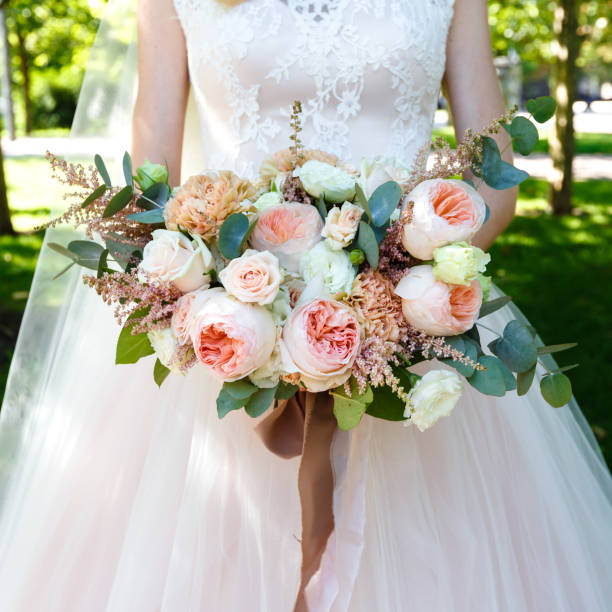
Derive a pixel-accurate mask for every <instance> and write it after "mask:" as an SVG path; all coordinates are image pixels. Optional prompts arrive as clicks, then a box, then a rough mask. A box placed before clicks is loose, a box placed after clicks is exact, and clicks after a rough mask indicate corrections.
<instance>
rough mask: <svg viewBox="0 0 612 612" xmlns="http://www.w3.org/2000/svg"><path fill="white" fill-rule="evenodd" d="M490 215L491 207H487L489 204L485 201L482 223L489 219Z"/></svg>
mask: <svg viewBox="0 0 612 612" xmlns="http://www.w3.org/2000/svg"><path fill="white" fill-rule="evenodd" d="M490 216H491V209H490V208H489V205H488V204H487V203H485V218H484V221H483V224H484V223H486V222H487V221H488V220H489V217H490Z"/></svg>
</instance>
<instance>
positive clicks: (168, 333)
mask: <svg viewBox="0 0 612 612" xmlns="http://www.w3.org/2000/svg"><path fill="white" fill-rule="evenodd" d="M147 336H148V337H149V342H151V346H152V347H153V350H154V351H155V355H156V356H157V358H158V359H159V360H160V362H161V363H162V364H163V365H164V366H166V367H167V368H168V369H169V370H170V371H171V372H172V373H174V374H176V373H177V372H180V368H181V365H182V363H181V361H180V360H179V359H177V357H176V349H177V348H178V341H177V338H176V336H175V335H174V333H173V332H172V329H170V328H169V327H165V328H164V329H155V330H153V331H150V332H148V333H147Z"/></svg>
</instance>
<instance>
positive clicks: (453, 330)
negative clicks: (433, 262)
mask: <svg viewBox="0 0 612 612" xmlns="http://www.w3.org/2000/svg"><path fill="white" fill-rule="evenodd" d="M395 293H396V294H397V295H399V296H400V297H401V298H402V312H403V313H404V317H405V318H406V321H408V323H410V325H412V326H413V327H414V328H416V329H418V330H419V331H422V332H425V333H426V334H429V335H431V336H456V335H458V334H462V333H463V332H465V331H467V330H468V329H471V328H472V327H473V325H474V323H475V322H476V319H477V317H478V313H479V311H480V306H481V305H482V288H481V287H480V283H479V282H478V280H477V279H475V280H473V281H471V283H470V284H469V285H468V286H465V285H447V284H446V283H443V282H441V281H438V280H436V278H435V276H434V274H433V268H432V266H430V265H422V266H414V267H413V268H410V272H409V273H408V274H407V275H406V276H404V278H402V280H401V281H400V282H399V283H398V284H397V287H396V288H395Z"/></svg>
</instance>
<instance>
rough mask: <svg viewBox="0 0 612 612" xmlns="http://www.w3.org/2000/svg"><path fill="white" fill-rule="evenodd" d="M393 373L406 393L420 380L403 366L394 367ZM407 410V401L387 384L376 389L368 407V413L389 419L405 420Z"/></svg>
mask: <svg viewBox="0 0 612 612" xmlns="http://www.w3.org/2000/svg"><path fill="white" fill-rule="evenodd" d="M393 374H395V376H397V378H398V379H399V381H400V385H401V387H402V389H403V390H404V392H405V393H408V392H409V391H410V389H412V387H414V385H415V384H416V383H417V381H418V380H419V377H418V376H416V375H415V374H411V373H410V372H408V370H406V369H404V368H402V367H394V368H393ZM405 410H406V403H405V402H404V401H403V400H401V399H400V398H399V397H398V396H397V395H396V394H395V393H393V391H392V390H391V389H390V388H389V387H387V386H386V385H385V386H384V387H378V388H377V389H376V391H375V393H374V400H373V401H372V403H371V404H369V405H368V407H367V408H366V414H369V415H371V416H374V417H376V418H379V419H385V420H387V421H405V420H406V418H405V417H404V411H405Z"/></svg>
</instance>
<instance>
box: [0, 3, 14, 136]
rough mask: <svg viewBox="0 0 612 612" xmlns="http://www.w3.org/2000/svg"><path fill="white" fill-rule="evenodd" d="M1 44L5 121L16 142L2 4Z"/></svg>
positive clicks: (9, 134) (0, 20)
mask: <svg viewBox="0 0 612 612" xmlns="http://www.w3.org/2000/svg"><path fill="white" fill-rule="evenodd" d="M0 44H1V45H2V98H3V99H4V121H5V127H6V131H7V133H8V136H9V138H10V139H11V140H15V115H14V113H13V86H12V83H11V56H10V51H9V42H8V36H7V30H6V13H5V8H4V4H0Z"/></svg>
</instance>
